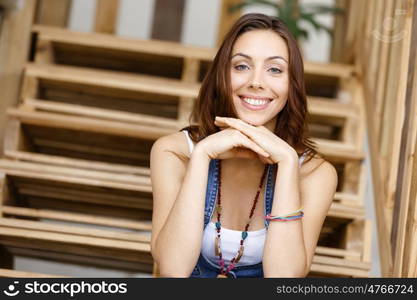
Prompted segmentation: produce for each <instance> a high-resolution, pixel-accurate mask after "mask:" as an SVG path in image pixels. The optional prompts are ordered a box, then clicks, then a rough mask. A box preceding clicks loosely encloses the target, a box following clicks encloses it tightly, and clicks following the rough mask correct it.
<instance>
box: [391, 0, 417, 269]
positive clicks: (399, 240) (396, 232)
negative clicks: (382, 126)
mask: <svg viewBox="0 0 417 300" xmlns="http://www.w3.org/2000/svg"><path fill="white" fill-rule="evenodd" d="M413 8H414V9H413ZM416 9H417V1H414V7H413V6H411V4H410V6H409V7H407V10H408V11H407V16H406V18H407V19H406V25H405V29H404V30H405V31H406V32H407V34H408V35H406V36H405V39H409V40H410V41H409V49H408V51H409V57H404V58H403V60H404V61H405V60H407V61H408V71H407V88H406V94H405V107H404V110H405V111H406V112H407V113H406V114H405V116H404V123H403V124H402V126H403V127H402V132H401V137H402V138H401V151H400V156H399V162H398V170H399V172H398V176H397V187H398V189H397V190H396V195H395V207H394V214H393V227H392V236H391V238H392V239H391V241H392V242H393V246H394V250H395V251H394V268H393V276H396V277H412V276H413V275H415V274H416V273H417V269H416V263H415V257H416V255H417V251H416V248H415V245H413V243H414V244H415V242H416V241H417V235H416V230H415V228H416V227H417V226H416V223H417V222H416V220H417V219H416V218H415V216H416V215H417V209H416V192H415V190H416V188H415V187H414V185H415V182H416V181H415V180H414V181H413V180H412V179H413V178H414V179H415V178H416V170H417V168H416V165H417V164H416V159H415V154H416V152H417V147H416V143H417V118H416V115H417V88H416V85H417V59H416V55H417V37H416V33H417V13H416V12H415V10H416ZM410 250H411V251H410ZM410 265H411V266H410Z"/></svg>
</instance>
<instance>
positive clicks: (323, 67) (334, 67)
mask: <svg viewBox="0 0 417 300" xmlns="http://www.w3.org/2000/svg"><path fill="white" fill-rule="evenodd" d="M354 71H355V69H354V67H353V66H352V65H347V64H341V63H318V62H310V61H306V62H304V72H305V73H306V74H313V75H316V76H317V75H322V76H333V77H337V78H340V79H342V78H349V77H351V76H352V75H353V74H354Z"/></svg>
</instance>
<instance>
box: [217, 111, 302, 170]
mask: <svg viewBox="0 0 417 300" xmlns="http://www.w3.org/2000/svg"><path fill="white" fill-rule="evenodd" d="M214 124H215V125H216V126H218V127H221V128H222V129H226V128H228V127H230V128H233V129H236V130H238V131H240V132H241V133H243V134H244V135H245V136H247V137H248V138H249V139H250V140H252V141H253V142H255V143H256V144H257V145H258V146H259V147H260V148H261V149H262V150H264V152H266V153H267V154H268V156H264V155H260V154H259V153H258V157H259V159H260V160H261V161H262V162H264V163H267V164H275V163H279V162H283V161H287V160H291V159H298V155H297V152H296V151H295V150H294V148H292V147H291V146H290V145H289V144H288V143H287V142H285V141H284V140H283V139H281V138H280V137H278V136H277V135H275V134H274V133H273V132H271V131H270V130H268V129H267V128H266V127H264V126H253V125H250V124H248V123H246V122H244V121H242V120H240V119H236V118H225V117H216V119H215V121H214Z"/></svg>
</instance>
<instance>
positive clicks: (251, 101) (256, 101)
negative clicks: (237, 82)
mask: <svg viewBox="0 0 417 300" xmlns="http://www.w3.org/2000/svg"><path fill="white" fill-rule="evenodd" d="M243 101H245V102H246V103H249V104H251V105H265V104H266V103H268V102H269V100H259V99H251V98H243Z"/></svg>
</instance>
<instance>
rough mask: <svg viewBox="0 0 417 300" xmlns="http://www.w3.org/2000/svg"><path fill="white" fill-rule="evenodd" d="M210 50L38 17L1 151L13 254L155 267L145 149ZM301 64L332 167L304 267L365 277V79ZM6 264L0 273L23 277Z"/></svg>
mask: <svg viewBox="0 0 417 300" xmlns="http://www.w3.org/2000/svg"><path fill="white" fill-rule="evenodd" d="M213 56H214V50H212V49H204V48H198V47H189V46H184V45H180V44H176V43H171V42H162V41H152V40H146V41H145V40H143V41H141V40H132V39H124V38H120V37H116V36H113V35H107V34H87V33H77V32H71V31H68V30H66V29H58V28H52V27H46V26H39V25H36V26H34V27H33V56H32V58H31V62H28V64H27V65H26V68H25V72H24V77H23V84H22V89H21V95H20V102H19V105H18V106H17V107H14V108H10V109H9V110H8V116H9V122H8V125H7V126H8V129H7V134H6V137H5V147H4V148H5V155H4V157H3V158H2V159H1V160H0V176H1V177H0V178H1V182H0V185H1V189H2V193H1V197H2V198H1V201H0V204H1V206H0V213H1V214H0V245H2V246H3V247H5V248H6V249H7V251H8V252H10V253H11V255H12V256H13V255H24V256H29V257H37V258H45V259H50V260H56V261H66V262H73V263H79V264H87V265H94V266H103V267H108V268H115V269H120V270H129V271H139V272H144V273H147V274H149V276H151V275H152V272H154V275H155V274H156V271H155V268H154V267H153V262H152V257H151V255H150V231H151V215H152V190H151V183H150V172H149V154H150V149H151V147H152V143H153V142H154V141H155V140H156V139H157V138H159V137H161V136H164V135H167V134H170V133H173V132H175V131H178V130H179V129H180V128H182V127H184V126H186V125H187V124H188V116H189V114H190V112H191V109H192V106H193V102H194V100H195V99H196V97H197V95H198V89H199V85H200V82H201V80H202V78H203V76H204V74H205V72H206V71H207V68H208V66H209V64H210V61H211V59H212V58H213ZM305 73H306V80H307V92H308V104H309V111H310V114H311V118H310V130H311V133H312V135H313V138H314V140H315V141H316V142H317V144H318V147H319V152H321V153H322V154H324V155H325V157H326V158H327V159H328V160H329V161H330V162H331V163H332V164H333V165H335V167H336V169H337V172H338V175H339V183H338V188H337V193H336V195H335V198H334V202H333V204H332V206H331V208H330V211H329V214H328V216H327V218H326V220H325V224H324V227H323V229H322V232H321V235H320V238H319V244H318V247H317V249H316V255H315V257H314V260H313V265H312V268H311V273H310V274H309V276H313V277H367V276H369V270H370V239H371V224H370V221H369V220H367V219H366V218H365V214H364V207H363V199H364V191H365V185H366V176H365V168H364V164H363V158H364V153H363V140H364V133H365V125H364V122H365V120H364V110H363V96H362V94H363V93H362V90H361V86H360V84H359V83H358V80H357V78H356V77H355V72H354V68H353V67H352V66H349V65H341V64H316V63H308V62H307V63H306V64H305ZM9 265H10V266H9V267H8V268H7V269H8V271H7V272H6V271H4V270H3V271H1V270H0V273H2V274H3V276H10V277H19V276H20V275H19V274H23V275H22V276H26V275H27V274H28V273H25V272H24V270H22V271H17V270H12V269H13V266H12V265H11V264H9ZM0 267H1V266H0ZM19 272H22V273H19ZM41 275H42V274H39V276H41ZM57 275H58V276H61V274H57ZM33 276H36V274H34V275H33Z"/></svg>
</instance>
